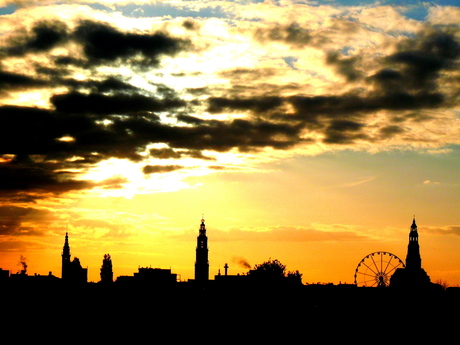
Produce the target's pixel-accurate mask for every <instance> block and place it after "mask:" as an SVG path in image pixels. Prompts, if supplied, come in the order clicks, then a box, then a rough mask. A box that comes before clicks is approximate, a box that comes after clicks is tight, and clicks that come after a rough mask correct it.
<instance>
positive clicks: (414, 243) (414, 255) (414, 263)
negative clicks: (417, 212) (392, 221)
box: [406, 216, 422, 270]
mask: <svg viewBox="0 0 460 345" xmlns="http://www.w3.org/2000/svg"><path fill="white" fill-rule="evenodd" d="M406 268H407V269H408V270H411V269H420V268H422V258H421V257H420V246H419V244H418V230H417V224H416V223H415V216H414V219H413V221H412V225H411V227H410V232H409V245H408V247H407V256H406Z"/></svg>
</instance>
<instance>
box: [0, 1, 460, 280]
mask: <svg viewBox="0 0 460 345" xmlns="http://www.w3.org/2000/svg"><path fill="white" fill-rule="evenodd" d="M18 3H19V2H18ZM382 17H384V18H385V20H384V21H383V20H382ZM0 19H1V20H0V33H1V35H0V40H1V41H2V42H1V47H2V48H1V49H0V54H1V56H2V60H1V64H0V126H1V128H2V133H3V135H2V137H1V138H0V150H1V152H0V177H1V181H2V182H0V268H3V269H8V270H11V271H12V272H16V271H18V270H20V267H19V266H18V261H19V259H20V256H21V255H22V256H24V257H26V258H27V263H28V272H29V273H31V274H33V273H39V274H47V273H48V272H49V271H52V272H53V273H54V274H55V275H57V276H60V270H61V267H60V260H61V257H60V255H61V251H62V246H63V243H64V236H65V233H66V232H69V241H70V247H71V254H72V256H76V257H78V258H80V261H81V263H82V265H83V266H84V267H88V274H89V280H90V281H95V282H96V281H99V279H100V275H99V274H100V271H99V270H100V267H101V265H102V259H103V255H104V254H106V253H110V254H111V256H112V260H113V265H114V276H115V277H117V276H119V275H132V274H133V273H134V272H136V271H137V268H138V267H139V266H141V267H148V266H151V267H160V268H171V269H172V271H173V272H174V273H177V274H178V275H180V277H181V279H182V280H187V279H190V278H193V265H194V260H195V246H196V236H197V235H198V229H199V225H200V219H201V215H202V214H204V217H205V219H206V226H207V234H208V238H209V249H210V252H209V260H210V266H211V267H210V273H211V275H212V276H213V275H215V274H217V272H218V270H219V268H223V265H224V264H225V263H228V264H229V266H230V269H229V273H230V274H236V273H242V272H246V271H247V268H245V267H243V266H242V265H241V264H239V261H241V260H242V259H244V260H246V261H247V262H249V263H250V265H251V266H254V265H256V264H260V263H262V262H263V261H266V260H268V259H269V258H272V259H278V260H280V261H281V262H282V263H283V264H285V265H286V266H287V270H290V271H292V270H299V271H300V272H301V273H302V274H303V281H304V282H305V283H315V282H333V283H339V282H347V283H352V282H353V275H354V270H355V268H356V266H357V264H358V263H359V261H360V260H361V259H362V258H363V257H364V256H365V255H367V254H369V253H372V252H375V251H387V252H391V253H393V254H395V255H397V256H398V257H400V258H401V259H403V260H404V259H405V256H406V250H407V243H408V234H409V229H410V225H411V223H412V217H413V216H414V215H415V216H416V219H417V224H418V226H419V235H420V237H419V241H420V247H421V255H422V260H423V261H422V265H423V267H424V268H425V270H426V271H427V272H428V274H429V275H430V276H431V279H432V281H435V282H436V281H438V280H442V281H446V282H447V283H448V284H450V285H460V254H459V253H460V225H459V224H460V215H459V213H458V205H459V204H460V193H459V189H460V174H459V171H460V169H459V168H460V159H459V158H460V146H459V144H460V138H459V134H458V133H460V122H459V114H460V112H459V110H460V109H459V103H458V86H457V85H458V78H459V77H460V72H459V70H458V66H459V59H460V41H459V37H460V28H459V26H458V23H459V22H460V9H459V8H458V7H456V6H448V5H446V4H444V3H443V2H439V3H436V4H432V5H429V6H428V5H421V4H420V5H419V4H414V5H411V6H406V7H404V6H399V5H398V6H396V5H392V4H391V2H390V3H388V5H381V4H378V3H373V2H365V3H356V2H353V1H349V2H346V1H337V2H334V3H331V2H322V1H320V2H318V3H315V4H305V3H303V2H297V1H292V2H289V3H287V2H286V3H284V2H283V3H281V2H275V1H265V2H250V1H249V2H245V3H241V2H237V1H235V2H232V1H219V2H216V1H201V2H181V1H175V2H169V1H164V2H161V3H158V4H151V3H150V2H149V3H147V2H144V1H133V2H131V3H130V4H128V5H127V4H125V3H124V2H117V1H113V2H111V6H108V5H107V2H104V3H102V2H101V3H98V1H90V2H84V1H73V2H69V3H66V2H59V4H57V3H55V2H54V1H52V0H49V1H46V2H40V5H37V4H35V2H33V1H31V2H21V6H17V5H16V4H15V1H7V2H5V1H4V2H2V1H0Z"/></svg>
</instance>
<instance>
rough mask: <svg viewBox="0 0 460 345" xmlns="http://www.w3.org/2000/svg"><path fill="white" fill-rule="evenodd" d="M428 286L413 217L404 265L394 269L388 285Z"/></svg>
mask: <svg viewBox="0 0 460 345" xmlns="http://www.w3.org/2000/svg"><path fill="white" fill-rule="evenodd" d="M430 286H431V281H430V277H429V276H428V274H427V273H426V272H425V270H424V269H423V268H422V258H421V256H420V245H419V243H418V231H417V224H416V223H415V217H414V220H413V221H412V225H411V227H410V233H409V245H408V246H407V256H406V267H405V268H398V269H397V270H396V271H395V273H394V274H393V275H392V276H391V279H390V287H396V288H425V287H430Z"/></svg>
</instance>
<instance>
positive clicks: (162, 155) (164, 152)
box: [150, 148, 215, 160]
mask: <svg viewBox="0 0 460 345" xmlns="http://www.w3.org/2000/svg"><path fill="white" fill-rule="evenodd" d="M150 156H151V157H154V158H158V159H180V158H182V157H184V156H185V157H191V158H197V159H203V160H215V158H212V157H208V156H205V155H204V154H203V153H202V152H201V151H199V150H181V151H176V150H173V149H171V148H161V149H150Z"/></svg>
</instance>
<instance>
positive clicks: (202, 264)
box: [195, 215, 209, 282]
mask: <svg viewBox="0 0 460 345" xmlns="http://www.w3.org/2000/svg"><path fill="white" fill-rule="evenodd" d="M208 252H209V250H208V237H207V236H206V225H205V223H204V215H202V218H201V225H200V230H199V234H198V237H197V245H196V261H195V280H196V281H199V282H206V281H208V280H209V261H208Z"/></svg>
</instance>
